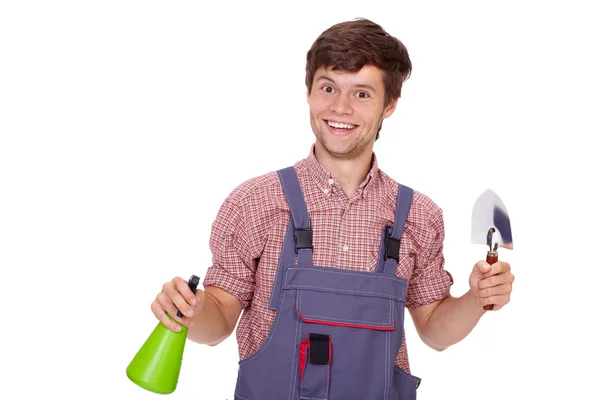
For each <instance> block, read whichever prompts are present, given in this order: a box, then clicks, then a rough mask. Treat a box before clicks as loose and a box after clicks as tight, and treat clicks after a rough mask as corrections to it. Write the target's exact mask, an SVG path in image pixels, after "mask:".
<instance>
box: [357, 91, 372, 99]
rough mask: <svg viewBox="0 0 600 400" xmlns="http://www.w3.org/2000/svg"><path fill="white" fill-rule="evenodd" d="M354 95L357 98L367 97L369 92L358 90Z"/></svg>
mask: <svg viewBox="0 0 600 400" xmlns="http://www.w3.org/2000/svg"><path fill="white" fill-rule="evenodd" d="M356 97H358V98H359V99H368V98H369V97H371V96H369V93H367V92H358V93H356Z"/></svg>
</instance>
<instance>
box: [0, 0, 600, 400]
mask: <svg viewBox="0 0 600 400" xmlns="http://www.w3.org/2000/svg"><path fill="white" fill-rule="evenodd" d="M593 3H594V2H593V1H589V2H584V1H569V2H566V1H563V2H555V1H502V2H481V1H453V2H446V1H429V2H418V4H417V2H404V1H393V2H392V1H390V2H379V1H373V0H370V1H356V2H352V1H335V2H333V1H323V2H320V1H314V2H309V1H302V2H296V3H295V4H287V3H285V2H278V3H273V4H271V5H269V4H267V3H264V2H257V1H250V2H241V1H240V2H214V3H212V4H206V3H202V2H199V1H198V2H190V1H178V2H157V1H124V0H120V1H102V2H99V1H97V2H91V1H70V2H68V1H52V2H51V1H44V2H42V1H39V2H33V1H12V2H11V1H5V2H2V5H1V6H0V134H1V137H0V191H1V193H0V274H1V275H0V296H1V301H2V304H3V306H4V310H5V312H4V315H3V316H2V318H0V324H1V329H0V335H1V340H0V360H1V361H0V363H1V365H2V370H3V372H2V373H1V375H0V382H2V384H1V385H0V391H2V392H6V393H2V392H0V397H1V398H10V399H25V398H32V397H33V396H36V395H37V396H38V397H39V398H50V396H52V397H54V395H57V396H60V398H69V399H70V398H74V399H75V398H77V399H107V398H115V399H116V398H124V399H125V398H126V399H154V398H159V397H160V396H159V395H155V394H152V393H149V392H146V391H144V390H143V389H140V388H139V387H137V386H135V385H134V384H132V383H131V382H130V381H129V380H128V379H127V377H126V375H125V368H126V367H127V365H128V363H129V361H130V360H131V358H132V357H133V355H134V354H135V352H136V351H137V349H138V348H139V347H140V346H141V344H142V343H143V341H144V340H145V339H146V337H147V336H148V334H149V333H150V332H151V331H152V329H153V328H154V326H155V325H156V320H155V319H154V316H153V314H152V313H151V311H150V303H151V301H152V300H153V299H154V297H155V296H156V294H157V293H158V291H159V290H160V288H161V285H162V284H163V283H164V282H165V281H167V280H170V279H171V278H172V277H173V276H176V275H179V276H182V277H184V278H185V279H187V278H188V277H189V276H190V275H191V274H198V275H200V276H201V277H203V276H204V273H205V271H206V269H207V267H208V266H209V264H210V260H211V254H210V252H209V248H208V239H209V233H210V227H211V223H212V221H213V219H214V217H215V215H216V213H217V210H218V207H219V206H220V204H221V202H222V201H223V200H224V198H225V197H226V196H227V194H228V193H229V192H230V191H231V190H232V189H233V188H234V187H235V186H237V185H238V184H239V183H241V182H242V181H243V180H245V179H248V178H251V177H253V176H256V175H259V174H263V173H265V172H268V171H272V170H275V169H278V168H281V167H285V166H288V165H291V163H293V162H294V161H296V160H298V159H300V158H303V157H305V156H306V155H307V154H308V150H309V146H310V144H311V143H312V141H313V135H312V132H311V130H310V125H309V122H308V107H307V105H306V99H305V91H306V89H305V86H304V67H305V65H304V63H305V55H306V51H307V50H308V48H309V47H310V45H311V44H312V42H313V40H314V39H315V38H316V37H317V36H318V34H319V33H321V32H322V31H323V30H324V29H326V28H328V27H329V26H330V25H332V24H334V23H337V22H341V21H343V20H348V19H352V18H355V17H367V18H370V19H372V20H374V21H375V22H378V23H379V24H381V25H383V27H384V28H386V29H387V30H388V31H389V32H390V33H391V34H393V35H394V36H397V37H398V38H400V39H401V40H402V41H403V42H404V43H405V45H406V46H407V47H408V50H409V54H410V56H411V59H412V62H413V68H414V71H413V74H412V77H411V78H410V79H409V80H408V82H407V83H406V86H405V88H404V90H403V97H402V99H401V100H400V102H399V106H398V109H397V111H396V113H395V114H394V115H393V116H392V118H391V119H389V120H387V122H386V123H384V129H383V132H382V137H381V139H380V141H378V142H377V144H376V147H375V151H376V153H377V155H378V158H379V162H380V166H381V168H382V169H384V170H385V171H386V172H388V173H389V174H390V175H391V176H393V177H394V178H395V179H397V180H399V181H401V182H403V183H405V184H407V185H409V186H412V187H414V188H415V189H417V190H420V191H422V192H424V193H426V194H427V195H429V196H430V197H431V198H432V199H433V200H435V201H436V202H437V203H438V204H439V205H440V206H441V207H442V208H443V209H444V213H445V218H446V235H447V238H446V247H445V251H446V253H445V254H446V267H447V269H448V270H449V271H450V272H451V273H452V274H453V276H454V278H455V282H456V283H455V285H454V286H453V289H452V293H453V294H454V295H457V296H458V295H461V294H463V293H464V291H465V290H466V289H467V279H468V275H469V273H470V271H471V268H472V265H473V264H474V263H475V262H476V261H477V260H479V259H481V258H482V257H484V256H485V248H484V247H482V246H479V245H474V244H472V243H470V217H471V207H472V205H473V202H474V200H475V199H476V197H477V196H478V195H479V194H480V193H481V192H482V191H483V190H485V189H487V188H492V189H493V190H495V191H496V192H497V193H499V194H500V195H501V196H502V198H503V200H504V203H505V205H506V207H507V208H508V211H509V213H510V215H511V218H512V227H513V236H514V240H515V249H514V250H513V251H509V250H502V249H501V251H500V257H501V258H502V259H504V260H507V261H509V262H510V263H511V265H512V267H513V272H514V274H515V276H516V281H515V285H514V293H513V296H512V302H511V303H510V304H509V305H508V306H507V307H506V308H505V309H503V310H501V311H500V312H497V313H488V314H487V315H486V316H485V317H484V318H483V319H482V320H481V322H480V324H479V325H478V326H477V327H476V329H475V330H474V331H473V332H472V334H471V335H470V336H469V337H468V338H467V339H465V340H464V341H463V342H461V343H459V344H457V345H455V346H454V347H452V348H450V349H448V350H447V351H445V352H442V353H438V352H435V351H433V350H431V349H429V348H427V347H426V346H425V345H424V344H422V343H421V342H420V341H419V339H418V337H417V335H416V333H415V331H414V328H413V326H412V322H411V321H410V319H408V320H407V335H408V346H409V353H410V360H411V366H412V370H413V373H414V374H415V375H418V376H420V377H421V378H423V383H422V385H421V387H420V388H419V399H421V400H423V399H441V398H448V399H486V400H492V399H504V398H557V399H558V398H586V399H588V398H593V397H595V396H598V389H597V383H596V382H597V372H598V368H597V360H598V356H599V352H598V347H597V340H598V337H599V332H598V330H597V328H596V327H595V326H596V325H597V324H596V323H597V319H598V317H597V316H598V308H597V304H596V301H597V296H596V293H597V288H598V286H597V281H598V278H599V277H600V274H599V273H598V269H599V267H600V263H599V262H598V256H597V252H598V243H599V241H600V236H599V235H600V232H599V231H598V223H599V222H600V221H599V218H598V214H597V210H596V207H597V205H598V201H599V198H598V194H597V193H598V191H597V190H596V185H597V183H598V178H597V175H598V172H599V171H600V165H599V162H598V161H597V160H598V154H597V153H598V145H597V144H592V143H596V140H597V136H598V134H599V133H600V124H599V122H598V110H600V107H599V101H598V96H599V95H598V93H599V92H600V79H599V77H598V71H600V62H599V60H598V55H597V54H598V44H597V42H598V38H599V37H600V28H599V25H598V22H597V13H595V12H594V8H593V7H592V4H593ZM236 373H237V347H236V343H235V338H234V337H233V336H232V337H230V338H229V339H228V340H227V341H225V342H224V343H222V344H221V345H219V346H217V347H215V348H208V347H204V346H199V345H194V344H193V343H191V342H189V343H188V345H187V346H186V350H185V356H184V362H183V366H182V371H181V376H180V383H179V386H178V388H177V390H176V392H175V393H173V394H172V395H170V397H171V398H173V399H211V400H213V399H215V400H224V399H229V400H231V399H232V394H233V388H234V385H235V379H236ZM9 392H10V394H9Z"/></svg>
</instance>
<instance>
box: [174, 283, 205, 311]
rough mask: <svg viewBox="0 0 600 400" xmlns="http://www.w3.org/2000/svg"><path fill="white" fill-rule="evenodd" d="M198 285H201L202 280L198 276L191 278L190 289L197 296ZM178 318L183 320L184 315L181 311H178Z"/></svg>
mask: <svg viewBox="0 0 600 400" xmlns="http://www.w3.org/2000/svg"><path fill="white" fill-rule="evenodd" d="M198 283H200V278H199V277H197V276H196V275H192V276H191V277H190V279H189V280H188V287H189V288H190V290H191V291H192V293H194V294H196V289H197V288H198ZM177 316H178V317H179V318H183V314H182V313H181V311H179V310H177Z"/></svg>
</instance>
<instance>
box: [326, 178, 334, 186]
mask: <svg viewBox="0 0 600 400" xmlns="http://www.w3.org/2000/svg"><path fill="white" fill-rule="evenodd" d="M327 182H329V184H330V185H333V183H334V182H335V181H334V180H333V178H329V180H328V181H327Z"/></svg>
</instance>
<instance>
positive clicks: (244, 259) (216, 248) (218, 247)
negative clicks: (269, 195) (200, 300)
mask: <svg viewBox="0 0 600 400" xmlns="http://www.w3.org/2000/svg"><path fill="white" fill-rule="evenodd" d="M245 208H246V207H245V206H244V197H243V195H242V194H241V193H240V191H239V190H237V191H234V192H232V193H231V194H230V195H229V197H228V198H227V199H226V200H225V201H224V202H223V204H222V205H221V208H220V209H219V212H218V213H217V217H216V219H215V221H214V222H213V224H212V230H211V235H210V250H211V252H212V265H211V266H210V267H209V268H208V270H207V272H206V276H205V277H204V281H203V284H204V287H205V288H206V287H208V286H215V287H218V288H220V289H222V290H224V291H225V292H227V293H229V294H231V295H232V296H234V297H236V298H237V299H238V300H239V301H240V303H241V305H242V307H243V308H246V307H248V306H249V305H250V302H251V301H252V296H253V293H254V287H255V278H254V274H255V271H256V258H258V255H253V249H252V247H253V246H252V242H253V237H252V236H251V230H250V229H248V227H249V224H251V222H250V221H249V219H250V217H249V215H248V212H247V210H245Z"/></svg>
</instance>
